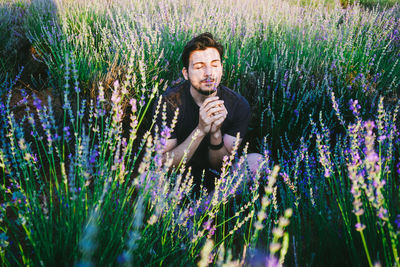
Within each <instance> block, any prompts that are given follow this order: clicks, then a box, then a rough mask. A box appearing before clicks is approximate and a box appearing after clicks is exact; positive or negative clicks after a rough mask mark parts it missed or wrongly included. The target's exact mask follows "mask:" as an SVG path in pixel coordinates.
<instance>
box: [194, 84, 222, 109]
mask: <svg viewBox="0 0 400 267" xmlns="http://www.w3.org/2000/svg"><path fill="white" fill-rule="evenodd" d="M190 94H191V95H192V97H193V99H194V102H196V104H197V105H198V106H199V107H200V106H201V105H202V104H203V102H204V100H206V99H207V98H209V97H211V96H215V95H217V91H215V92H213V93H212V94H210V95H203V94H201V93H199V92H198V91H197V90H196V89H194V88H193V86H192V85H190Z"/></svg>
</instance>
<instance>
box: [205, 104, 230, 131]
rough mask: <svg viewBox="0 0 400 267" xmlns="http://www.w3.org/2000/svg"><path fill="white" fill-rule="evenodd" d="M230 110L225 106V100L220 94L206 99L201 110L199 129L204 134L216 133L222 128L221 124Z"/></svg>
mask: <svg viewBox="0 0 400 267" xmlns="http://www.w3.org/2000/svg"><path fill="white" fill-rule="evenodd" d="M227 114H228V111H227V110H226V108H225V106H224V101H223V100H220V99H219V97H218V96H212V97H209V98H207V99H206V100H204V102H203V104H202V105H201V107H200V112H199V126H198V128H199V130H200V131H202V132H203V134H207V133H210V134H214V133H217V132H218V131H219V130H220V129H221V125H222V123H223V122H224V120H225V119H226V115H227Z"/></svg>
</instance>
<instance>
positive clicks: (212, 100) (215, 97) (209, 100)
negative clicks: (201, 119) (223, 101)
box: [203, 96, 219, 106]
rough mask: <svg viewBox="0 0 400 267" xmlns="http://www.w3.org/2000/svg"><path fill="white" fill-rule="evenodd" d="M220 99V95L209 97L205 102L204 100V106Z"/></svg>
mask: <svg viewBox="0 0 400 267" xmlns="http://www.w3.org/2000/svg"><path fill="white" fill-rule="evenodd" d="M218 99H219V97H218V96H211V97H207V98H206V100H204V102H203V106H206V105H208V103H211V102H214V101H216V100H218Z"/></svg>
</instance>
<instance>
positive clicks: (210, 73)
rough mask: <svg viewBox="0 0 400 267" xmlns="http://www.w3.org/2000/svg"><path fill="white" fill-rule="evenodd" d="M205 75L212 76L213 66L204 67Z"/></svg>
mask: <svg viewBox="0 0 400 267" xmlns="http://www.w3.org/2000/svg"><path fill="white" fill-rule="evenodd" d="M204 75H205V76H206V77H211V76H212V67H205V69H204Z"/></svg>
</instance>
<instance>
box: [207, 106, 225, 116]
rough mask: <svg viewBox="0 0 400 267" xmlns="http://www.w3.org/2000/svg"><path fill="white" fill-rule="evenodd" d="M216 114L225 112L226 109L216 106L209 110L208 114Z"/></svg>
mask: <svg viewBox="0 0 400 267" xmlns="http://www.w3.org/2000/svg"><path fill="white" fill-rule="evenodd" d="M216 114H224V110H223V109H222V108H221V107H214V108H211V109H210V110H208V111H207V116H213V115H216Z"/></svg>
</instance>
